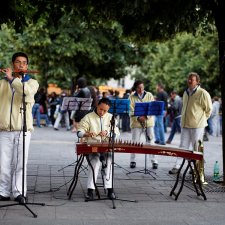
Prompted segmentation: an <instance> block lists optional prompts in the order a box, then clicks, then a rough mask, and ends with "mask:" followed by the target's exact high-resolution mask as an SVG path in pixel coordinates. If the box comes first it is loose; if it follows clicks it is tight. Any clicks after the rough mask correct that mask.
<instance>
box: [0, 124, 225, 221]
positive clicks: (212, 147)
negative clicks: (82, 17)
mask: <svg viewBox="0 0 225 225" xmlns="http://www.w3.org/2000/svg"><path fill="white" fill-rule="evenodd" d="M121 138H122V139H131V134H130V133H123V134H122V135H121ZM179 138H180V137H179V135H177V136H176V137H175V140H174V142H173V145H174V146H178V144H179ZM75 142H76V136H75V135H74V134H72V133H71V132H68V131H65V129H63V128H62V129H60V130H59V131H54V130H53V129H51V128H36V130H35V132H34V133H33V136H32V142H31V148H30V154H29V165H28V196H29V202H30V203H32V202H35V203H45V204H46V205H45V206H34V205H29V207H30V208H31V210H32V211H34V212H35V213H36V214H37V215H38V218H33V217H32V214H31V213H30V212H29V211H28V210H27V209H26V208H25V207H24V206H22V205H20V206H13V207H7V208H1V209H0V224H1V225H13V224H23V225H28V224H32V225H36V224H40V225H51V224H55V225H56V224H65V225H70V224H75V225H80V224H82V225H86V224H87V225H95V224H96V225H97V224H98V225H104V224H116V225H117V224H121V225H125V224H129V225H136V224H140V225H142V224H145V225H146V224H154V225H157V224H159V225H164V224H165V225H176V224H179V225H180V224H202V225H203V224H204V225H208V224H210V225H216V224H224V221H225V214H224V212H225V194H224V193H225V188H224V187H223V186H221V185H220V184H215V183H213V182H212V173H213V165H214V162H215V160H218V161H219V163H220V169H221V170H222V139H221V137H210V141H209V142H206V143H205V160H206V169H205V171H206V172H205V173H206V177H207V180H208V182H209V184H208V185H206V186H205V187H204V190H205V193H206V196H207V201H204V200H203V199H202V197H197V196H196V193H195V192H194V191H193V188H192V185H191V183H190V182H189V181H188V182H187V183H186V185H185V186H184V189H183V192H182V193H181V195H180V197H179V199H178V201H175V200H174V198H173V197H170V196H169V193H170V191H171V188H172V186H173V184H174V182H175V177H174V176H173V175H169V174H168V170H169V169H170V168H171V167H172V165H173V164H174V162H175V159H174V158H172V157H163V156H159V157H158V159H159V169H158V170H157V171H156V174H154V173H152V176H151V175H146V174H141V173H134V174H130V175H126V173H127V170H130V169H129V167H128V165H129V155H128V154H116V155H115V162H116V167H115V179H114V188H115V192H116V194H117V196H118V197H119V198H122V199H126V200H137V201H138V202H137V203H133V202H126V201H121V200H116V201H115V204H116V209H112V202H111V201H110V200H104V201H94V202H84V193H85V192H86V180H87V176H86V174H85V171H83V172H81V173H80V179H79V182H78V185H77V189H76V190H75V192H74V193H73V196H72V199H71V200H68V199H67V195H66V193H67V190H68V187H69V184H70V180H71V178H72V175H73V169H74V166H73V165H71V166H69V167H66V168H64V167H65V166H66V165H68V164H71V163H73V162H74V161H75V160H76V155H75V152H74V148H75ZM143 165H144V155H138V156H137V170H141V169H143ZM149 169H150V168H149ZM99 189H100V192H101V195H102V197H104V196H105V194H104V191H103V190H102V188H101V187H100V188H99ZM7 203H13V201H12V202H7ZM3 204H5V203H2V202H1V203H0V205H3Z"/></svg>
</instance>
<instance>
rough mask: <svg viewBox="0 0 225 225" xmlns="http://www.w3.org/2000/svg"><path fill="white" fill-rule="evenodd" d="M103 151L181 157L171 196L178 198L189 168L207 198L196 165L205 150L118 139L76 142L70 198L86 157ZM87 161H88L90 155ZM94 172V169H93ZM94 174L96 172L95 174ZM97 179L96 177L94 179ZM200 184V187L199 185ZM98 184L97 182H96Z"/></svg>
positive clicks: (203, 195) (194, 181) (198, 190)
mask: <svg viewBox="0 0 225 225" xmlns="http://www.w3.org/2000/svg"><path fill="white" fill-rule="evenodd" d="M103 152H115V153H136V154H152V155H163V156H171V157H181V158H183V162H182V164H181V166H180V168H179V170H178V173H177V177H176V182H175V184H174V186H173V188H172V190H171V192H170V196H172V195H174V196H175V200H177V199H178V197H179V195H180V193H181V191H182V189H183V186H184V182H185V176H186V174H187V171H188V169H190V170H191V174H192V183H193V186H194V188H195V191H196V193H197V195H198V196H200V195H201V196H202V197H203V198H204V200H206V196H205V193H204V191H203V189H202V183H201V179H200V174H199V170H198V168H197V165H196V161H202V160H203V152H197V151H190V150H187V149H181V148H172V147H166V146H155V145H143V144H140V143H131V142H128V141H127V142H122V141H117V142H115V143H114V145H113V146H112V145H109V144H108V143H77V144H76V153H77V155H80V157H79V158H78V161H77V164H76V166H75V171H74V177H73V180H72V182H71V185H70V187H69V190H68V192H67V195H68V196H69V199H70V198H71V196H72V193H73V191H74V189H75V187H76V184H77V180H78V175H79V170H80V168H81V166H82V163H83V160H84V157H85V156H87V155H88V154H91V153H103ZM86 158H87V161H88V157H86ZM185 161H187V166H186V168H185V169H184V172H183V175H182V179H181V186H180V188H179V190H178V192H177V193H175V190H176V188H177V186H178V183H179V179H180V173H181V170H182V168H183V166H184V164H185ZM88 164H89V166H91V164H90V162H89V161H88ZM91 169H92V171H93V168H91ZM93 172H94V171H93ZM93 176H94V174H93ZM94 180H95V179H94ZM197 185H198V187H197ZM95 186H96V184H95ZM96 191H97V195H98V197H100V196H99V193H98V190H97V187H96Z"/></svg>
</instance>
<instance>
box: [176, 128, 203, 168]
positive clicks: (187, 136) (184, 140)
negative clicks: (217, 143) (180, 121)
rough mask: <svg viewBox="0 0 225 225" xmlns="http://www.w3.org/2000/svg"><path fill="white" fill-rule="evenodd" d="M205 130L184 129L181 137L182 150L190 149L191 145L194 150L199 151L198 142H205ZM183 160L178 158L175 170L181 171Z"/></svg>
mask: <svg viewBox="0 0 225 225" xmlns="http://www.w3.org/2000/svg"><path fill="white" fill-rule="evenodd" d="M204 130H205V128H202V127H201V128H182V129H181V136H180V148H184V149H189V148H190V145H191V147H192V149H191V151H192V150H195V149H197V147H198V141H199V140H201V141H202V140H203V134H204ZM182 161H183V159H182V158H177V160H176V163H175V166H174V168H177V169H179V167H180V165H181V163H182Z"/></svg>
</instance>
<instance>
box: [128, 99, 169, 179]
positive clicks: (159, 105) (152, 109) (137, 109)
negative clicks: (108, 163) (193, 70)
mask: <svg viewBox="0 0 225 225" xmlns="http://www.w3.org/2000/svg"><path fill="white" fill-rule="evenodd" d="M164 104H165V103H164V102H163V101H152V102H136V103H135V106H134V116H137V117H138V116H158V115H163V110H164ZM146 123H147V121H146ZM143 128H145V132H146V134H145V135H146V138H148V139H150V137H149V136H148V134H147V124H146V127H143ZM132 173H144V174H149V175H151V176H152V174H151V173H154V174H156V173H155V172H153V171H151V170H148V169H147V155H146V154H145V168H144V169H142V170H137V171H133V172H129V173H127V175H129V174H132ZM152 177H153V178H154V179H156V178H155V177H154V176H152Z"/></svg>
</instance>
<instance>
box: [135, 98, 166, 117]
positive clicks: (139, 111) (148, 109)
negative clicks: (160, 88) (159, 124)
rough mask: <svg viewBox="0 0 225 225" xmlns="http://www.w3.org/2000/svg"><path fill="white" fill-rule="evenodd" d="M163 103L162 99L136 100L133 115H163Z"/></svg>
mask: <svg viewBox="0 0 225 225" xmlns="http://www.w3.org/2000/svg"><path fill="white" fill-rule="evenodd" d="M164 105H165V103H164V102H163V101H152V102H136V103H135V106H134V116H159V115H163V111H164Z"/></svg>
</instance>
